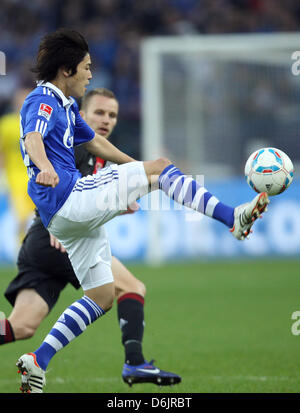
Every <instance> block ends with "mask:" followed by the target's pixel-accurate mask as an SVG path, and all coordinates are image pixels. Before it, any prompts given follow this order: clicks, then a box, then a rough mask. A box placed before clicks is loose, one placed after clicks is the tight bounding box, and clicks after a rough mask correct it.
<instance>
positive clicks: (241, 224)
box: [230, 192, 270, 240]
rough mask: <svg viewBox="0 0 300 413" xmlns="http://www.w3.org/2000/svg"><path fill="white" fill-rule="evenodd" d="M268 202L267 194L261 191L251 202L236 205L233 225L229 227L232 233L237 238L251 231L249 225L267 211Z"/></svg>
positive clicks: (244, 236) (241, 238) (243, 237)
mask: <svg viewBox="0 0 300 413" xmlns="http://www.w3.org/2000/svg"><path fill="white" fill-rule="evenodd" d="M269 203H270V201H269V198H268V194H267V193H266V192H262V193H261V194H258V195H256V197H255V198H254V199H253V200H252V201H251V202H247V203H246V204H242V205H239V206H237V207H236V208H235V209H234V222H233V227H232V228H231V229H230V232H231V233H232V235H233V236H234V237H235V238H237V239H239V240H244V239H245V238H247V237H248V235H249V234H250V232H252V231H251V227H252V225H253V223H254V221H255V220H256V219H257V218H259V217H261V214H262V213H263V212H266V211H267V206H268V204H269Z"/></svg>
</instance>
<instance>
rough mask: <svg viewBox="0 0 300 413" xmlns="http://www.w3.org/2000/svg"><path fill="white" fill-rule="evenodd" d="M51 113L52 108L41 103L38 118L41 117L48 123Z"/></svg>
mask: <svg viewBox="0 0 300 413" xmlns="http://www.w3.org/2000/svg"><path fill="white" fill-rule="evenodd" d="M52 112H53V108H52V107H51V106H49V105H47V104H46V103H41V104H40V107H39V113H38V115H39V116H43V117H44V118H46V119H47V120H48V121H49V120H50V118H51V115H52Z"/></svg>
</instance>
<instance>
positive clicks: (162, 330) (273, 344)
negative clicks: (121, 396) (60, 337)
mask: <svg viewBox="0 0 300 413" xmlns="http://www.w3.org/2000/svg"><path fill="white" fill-rule="evenodd" d="M129 268H130V269H131V270H132V272H133V273H134V274H135V275H136V276H137V277H138V278H140V279H141V280H142V281H143V282H144V283H145V284H146V287H147V295H146V301H145V322H146V327H145V334H144V344H143V347H144V355H145V357H146V358H147V359H149V360H150V359H151V358H154V359H155V360H156V364H157V366H159V367H160V368H162V369H165V370H170V371H173V372H176V373H178V374H180V375H181V376H182V383H181V384H179V385H176V386H173V387H171V388H169V387H165V388H164V387H162V388H159V387H157V386H155V385H152V384H137V385H134V386H133V387H132V388H129V387H128V385H126V384H125V383H123V381H122V380H121V371H122V365H123V361H124V353H123V347H122V345H121V334H120V330H119V327H118V322H117V317H116V306H114V308H113V309H112V310H111V311H110V312H109V313H108V314H107V315H106V316H105V317H103V318H102V319H100V320H98V321H97V322H96V323H94V324H93V325H92V326H90V327H89V328H88V329H87V330H86V332H85V333H84V334H83V335H81V336H80V337H79V338H77V339H76V340H75V341H74V342H73V343H71V344H70V345H69V346H68V347H66V348H65V349H63V350H62V351H60V352H59V353H58V354H57V355H56V356H55V357H54V358H53V360H52V361H51V363H50V365H49V368H48V373H47V376H46V377H47V386H46V387H45V392H47V393H139V392H141V393H157V394H160V393H164V392H167V393H174V394H175V393H270V392H271V393H273V392H274V393H298V392H299V388H300V369H299V366H300V362H299V360H300V351H299V349H300V335H299V336H298V335H293V334H292V331H291V327H292V324H293V323H294V320H292V318H291V317H292V314H293V312H295V311H300V271H299V269H300V261H297V260H261V261H237V262H232V261H217V262H214V263H213V262H208V263H191V264H179V263H178V264H173V265H166V266H162V267H158V268H150V267H147V266H143V265H130V266H129ZM14 274H15V270H14V269H7V270H2V271H1V272H0V289H1V291H2V292H3V291H4V289H5V287H6V285H7V284H8V282H9V280H10V279H11V278H12V276H13V275H14ZM80 297H81V292H80V291H76V290H74V289H73V288H72V287H68V288H66V289H65V290H64V291H63V293H62V294H61V297H60V300H59V302H58V304H57V306H56V307H55V308H54V309H53V311H52V312H51V314H50V315H49V316H48V317H47V318H46V319H45V320H44V322H43V323H42V325H41V326H40V328H39V330H38V331H37V333H36V335H35V337H33V338H31V339H28V340H26V341H19V342H16V343H12V344H9V345H4V346H1V347H0V360H1V361H0V363H1V368H0V389H1V390H0V392H1V393H15V392H17V391H18V388H19V381H18V377H17V375H16V370H17V369H16V367H15V363H16V360H17V358H18V356H20V355H21V354H23V353H25V352H29V351H34V350H35V349H36V348H37V347H38V346H39V345H40V343H41V341H42V339H43V338H44V337H45V335H46V334H47V333H48V331H49V329H50V328H51V327H52V325H53V324H54V322H55V321H56V319H57V318H58V317H59V315H60V314H61V312H62V311H63V310H64V309H65V308H66V307H67V306H68V305H70V304H71V303H72V302H73V301H74V300H75V299H78V298H80ZM10 310H11V307H10V305H9V304H8V303H7V302H6V300H5V299H4V297H3V296H1V298H0V311H3V312H4V313H5V314H6V315H8V314H9V313H10Z"/></svg>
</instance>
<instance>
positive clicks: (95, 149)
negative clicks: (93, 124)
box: [84, 133, 135, 164]
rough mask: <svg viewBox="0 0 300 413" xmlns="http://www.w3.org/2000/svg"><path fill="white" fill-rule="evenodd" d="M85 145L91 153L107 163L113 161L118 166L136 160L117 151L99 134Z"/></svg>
mask: <svg viewBox="0 0 300 413" xmlns="http://www.w3.org/2000/svg"><path fill="white" fill-rule="evenodd" d="M84 145H85V147H86V149H87V150H88V151H89V152H90V153H92V154H93V155H96V156H99V157H101V158H102V159H104V160H106V161H111V162H113V163H116V164H123V163H128V162H133V161H135V159H133V158H131V157H130V156H128V155H126V154H125V153H124V152H122V151H120V150H119V149H117V148H116V147H115V146H114V145H113V144H112V143H110V142H109V141H108V140H107V139H106V138H104V137H103V136H101V135H99V134H98V133H96V134H95V137H94V139H92V140H91V141H89V142H87V143H85V144H84Z"/></svg>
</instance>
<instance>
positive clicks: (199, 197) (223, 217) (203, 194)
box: [159, 165, 234, 228]
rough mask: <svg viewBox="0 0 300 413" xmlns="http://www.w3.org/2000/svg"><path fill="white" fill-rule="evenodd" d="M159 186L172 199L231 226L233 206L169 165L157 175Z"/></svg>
mask: <svg viewBox="0 0 300 413" xmlns="http://www.w3.org/2000/svg"><path fill="white" fill-rule="evenodd" d="M159 188H160V189H161V190H162V191H164V192H165V194H166V195H168V196H169V197H170V198H172V199H173V200H174V201H176V202H178V203H179V204H182V205H184V206H187V207H189V208H192V209H194V210H195V211H198V212H201V213H202V214H204V215H207V216H209V217H211V218H214V219H216V220H218V221H220V222H223V224H225V225H227V226H228V227H229V228H232V227H233V222H234V208H232V207H229V206H227V205H225V204H223V203H222V202H220V201H219V200H218V199H217V198H216V197H215V196H213V195H212V194H211V193H209V192H208V191H207V189H205V188H204V187H203V186H201V185H199V184H198V182H196V181H195V180H194V179H193V178H191V177H188V176H186V175H184V174H183V173H182V172H181V171H180V170H179V169H178V168H176V166H174V165H169V166H167V167H166V168H165V169H164V170H163V172H162V173H161V174H160V176H159Z"/></svg>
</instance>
